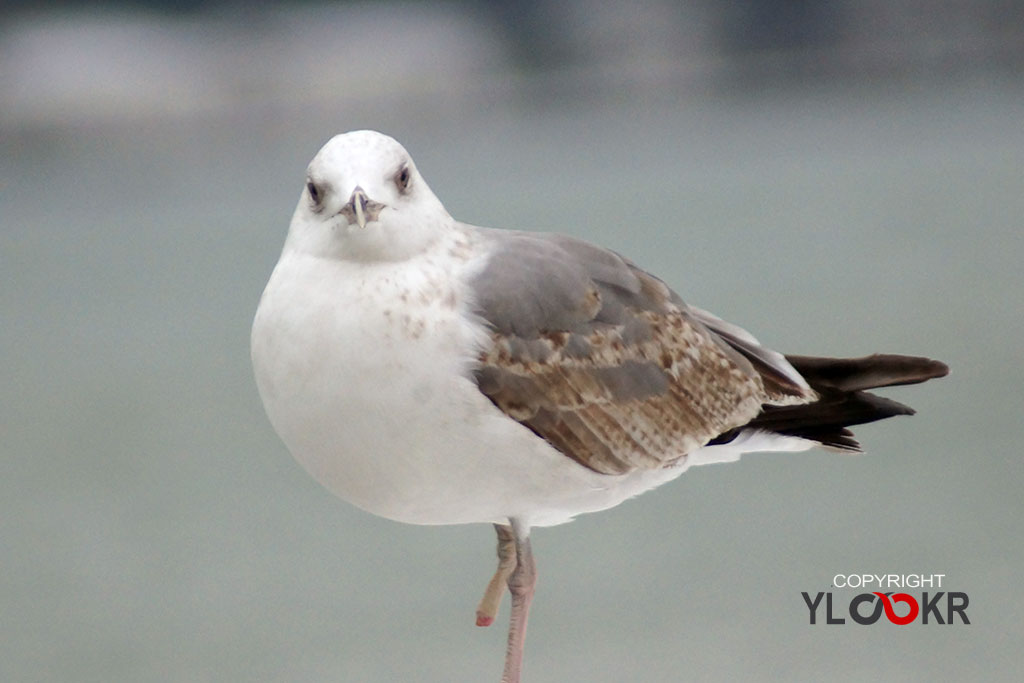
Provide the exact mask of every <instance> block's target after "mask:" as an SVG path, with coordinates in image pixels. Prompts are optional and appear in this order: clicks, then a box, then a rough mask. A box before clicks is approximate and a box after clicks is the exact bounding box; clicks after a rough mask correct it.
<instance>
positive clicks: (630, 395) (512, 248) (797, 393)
mask: <svg viewBox="0 0 1024 683" xmlns="http://www.w3.org/2000/svg"><path fill="white" fill-rule="evenodd" d="M481 235H482V237H483V239H484V240H485V242H486V244H487V248H488V249H489V251H490V256H489V260H488V262H487V264H486V266H485V267H484V268H483V270H482V271H481V272H479V273H478V274H477V275H476V277H475V278H474V279H473V281H472V282H471V286H472V289H473V293H474V298H475V304H476V308H477V311H478V313H479V315H481V316H482V317H483V318H484V319H485V320H486V321H487V323H488V324H489V325H490V327H491V337H490V342H489V345H488V346H487V348H485V349H483V350H482V352H481V355H480V362H479V366H478V368H477V372H476V376H477V382H478V385H479V387H480V390H481V391H482V392H483V393H484V394H485V395H487V396H488V397H489V398H490V399H491V400H492V401H493V402H494V404H495V405H497V406H498V407H499V408H500V409H501V410H503V411H504V412H505V413H506V414H508V415H509V416H510V417H512V418H514V419H516V420H518V421H520V422H522V423H523V424H525V425H526V426H528V427H530V428H531V429H532V430H533V431H534V432H536V433H537V434H538V435H539V436H541V437H543V438H545V439H547V440H548V441H549V442H550V443H552V444H553V445H554V446H555V447H556V448H558V449H559V450H561V451H562V452H563V453H565V454H566V455H568V456H569V457H572V458H573V459H575V460H577V461H578V462H580V463H581V464H583V465H585V466H587V467H590V468H591V469H594V470H596V471H598V472H602V473H607V474H623V473H626V472H630V471H632V470H635V469H641V468H647V469H649V468H655V467H663V466H666V465H671V464H672V463H675V462H677V461H678V460H679V459H680V458H682V457H683V456H685V455H686V454H687V453H689V452H691V451H693V450H695V449H696V448H699V447H700V446H702V445H704V444H705V443H707V442H708V441H709V440H711V439H713V438H714V437H716V436H718V435H719V434H722V433H723V432H726V431H728V430H730V429H732V428H734V427H737V426H740V425H743V424H746V423H747V422H749V421H750V420H751V419H752V418H754V417H755V416H756V415H757V414H758V413H759V412H760V410H761V406H762V404H764V403H772V402H778V401H785V400H790V401H793V400H796V401H800V402H805V401H807V400H810V399H811V398H812V397H813V391H811V390H810V389H809V388H808V387H807V386H806V383H803V382H802V380H801V379H800V377H799V374H798V373H797V372H796V371H795V370H792V368H791V367H789V368H788V371H787V366H788V364H786V363H785V360H784V359H783V360H782V362H781V365H780V363H779V361H778V358H776V357H775V356H773V355H771V354H774V352H769V351H767V350H763V352H761V351H759V350H760V349H761V347H760V345H758V344H757V343H756V340H754V339H753V337H751V336H750V335H749V334H748V333H745V332H743V331H742V330H740V329H739V328H733V327H732V326H729V324H728V323H724V321H721V320H719V319H717V318H714V316H711V315H710V314H707V313H705V312H703V311H699V312H694V311H691V309H689V308H688V307H687V306H686V304H685V303H683V301H682V300H681V299H680V298H679V297H678V296H677V295H676V294H675V293H674V292H672V291H671V290H670V289H669V288H668V287H667V286H666V285H665V284H664V283H663V282H662V281H661V280H659V279H657V278H655V277H654V276H652V275H650V274H648V273H646V272H644V271H643V270H640V269H639V268H637V267H636V266H634V265H633V264H632V263H630V262H629V261H627V260H626V259H623V258H622V257H620V256H618V255H617V254H615V253H614V252H611V251H608V250H605V249H601V248H599V247H596V246H594V245H591V244H588V243H586V242H583V241H581V240H577V239H573V238H570V237H566V236H562V235H550V234H543V233H525V232H512V231H496V230H481ZM702 317H703V319H702ZM776 355H778V354H776ZM778 357H779V358H781V356H778ZM762 366H764V367H762ZM765 367H767V368H768V372H767V375H766V373H765ZM765 376H767V377H768V381H767V382H766V381H765V379H764V377H765ZM794 376H795V377H794Z"/></svg>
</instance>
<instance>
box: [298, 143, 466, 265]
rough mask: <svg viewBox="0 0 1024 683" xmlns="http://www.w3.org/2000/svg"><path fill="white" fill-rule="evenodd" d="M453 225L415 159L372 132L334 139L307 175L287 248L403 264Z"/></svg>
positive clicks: (308, 169) (318, 154)
mask: <svg viewBox="0 0 1024 683" xmlns="http://www.w3.org/2000/svg"><path fill="white" fill-rule="evenodd" d="M451 223H452V218H451V216H449V215H448V212H447V211H445V209H444V206H442V204H441V202H440V200H438V198H437V197H435V196H434V193H433V192H431V191H430V188H429V187H427V184H426V182H424V180H423V178H422V176H420V174H419V172H418V171H417V170H416V166H415V164H413V161H412V158H411V157H410V156H409V153H408V152H406V151H405V148H404V147H402V146H401V145H400V144H398V142H397V141H396V140H394V139H393V138H390V137H388V136H387V135H383V134H381V133H378V132H376V131H372V130H357V131H353V132H351V133H344V134H342V135H336V136H335V137H333V138H331V139H330V140H329V141H328V142H327V144H326V145H324V146H323V147H322V148H321V149H320V151H319V152H317V155H316V156H315V157H313V161H311V162H309V167H308V168H307V170H306V186H305V187H304V188H303V190H302V196H301V197H300V198H299V204H298V206H296V207H295V213H294V214H293V215H292V223H291V227H290V228H289V230H288V239H287V241H286V242H285V250H289V249H291V250H295V251H300V252H303V253H307V254H311V255H315V256H322V257H326V258H335V259H345V260H349V261H364V262H368V261H401V260H403V259H406V258H409V257H410V256H412V255H414V254H417V253H419V252H421V251H423V250H424V249H426V248H427V247H428V246H429V245H430V244H431V243H433V242H434V240H436V239H437V238H438V237H440V236H441V235H442V234H443V232H444V230H445V228H447V227H448V226H450V225H451Z"/></svg>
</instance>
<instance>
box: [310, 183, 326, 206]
mask: <svg viewBox="0 0 1024 683" xmlns="http://www.w3.org/2000/svg"><path fill="white" fill-rule="evenodd" d="M306 192H308V193H309V198H310V199H312V200H313V205H314V206H320V202H321V200H323V193H322V192H321V191H320V188H319V187H318V186H317V184H316V183H314V182H313V181H312V180H307V181H306Z"/></svg>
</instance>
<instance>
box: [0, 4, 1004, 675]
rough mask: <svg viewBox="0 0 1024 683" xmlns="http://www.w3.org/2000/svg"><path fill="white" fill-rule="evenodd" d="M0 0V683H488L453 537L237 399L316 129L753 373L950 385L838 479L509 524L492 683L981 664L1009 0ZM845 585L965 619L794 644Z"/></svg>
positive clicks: (768, 473) (481, 633) (777, 472)
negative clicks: (520, 641)
mask: <svg viewBox="0 0 1024 683" xmlns="http://www.w3.org/2000/svg"><path fill="white" fill-rule="evenodd" d="M0 12H2V14H0V281H2V283H3V284H2V287H0V368H2V376H0V434H2V438H0V444H2V446H0V447H2V449H3V450H2V457H0V680H4V681H189V682H193V681H392V680H409V681H470V680H474V681H475V680H497V679H498V678H499V677H500V670H501V663H502V657H503V649H504V638H505V621H504V620H505V618H506V616H507V603H506V605H505V609H504V610H503V612H502V614H501V615H500V617H499V621H498V625H497V626H495V627H492V628H490V629H486V630H484V629H478V628H476V627H475V626H474V625H473V615H474V609H475V607H476V602H477V600H478V599H479V597H480V594H481V591H482V590H483V587H484V585H485V583H486V581H487V580H488V579H489V577H490V574H491V572H492V571H493V568H494V559H493V544H494V541H493V532H492V530H491V529H490V528H489V527H485V526H477V527H473V526H470V527H448V528H445V527H437V528H434V527H411V526H403V525H400V524H396V523H392V522H388V521H385V520H381V519H377V518H374V517H371V516H369V515H367V514H364V513H362V512H360V511H358V510H356V509H354V508H352V507H351V506H349V505H347V504H345V503H343V502H341V501H338V500H336V499H334V498H332V497H331V496H330V495H329V494H327V493H326V492H325V491H324V490H322V489H321V488H319V487H318V485H317V484H316V483H315V482H313V480H312V479H310V478H309V477H308V476H307V475H306V474H305V473H304V472H303V471H302V470H301V468H300V467H299V466H298V465H297V464H295V463H294V462H293V461H292V460H291V457H290V456H289V455H288V453H287V452H286V451H285V449H284V448H283V446H282V445H281V443H280V441H279V440H278V439H277V437H276V435H275V434H274V433H273V431H272V430H271V428H270V425H269V424H268V422H267V420H266V418H265V416H264V414H263V409H262V406H261V404H260V401H259V398H258V396H257V394H256V389H255V386H254V382H253V380H252V376H251V370H250V366H249V347H248V344H249V327H250V323H251V319H252V315H253V313H254V311H255V308H256V304H257V301H258V299H259V296H260V293H261V291H262V288H263V286H264V284H265V282H266V280H267V277H268V276H269V274H270V271H271V269H272V267H273V265H274V263H275V261H276V259H277V256H278V253H279V251H280V248H281V245H282V243H283V240H284V236H285V232H286V229H287V225H288V221H289V218H290V216H291V212H292V209H293V207H294V204H295V202H296V200H297V198H298V195H299V192H300V190H301V188H302V183H303V177H304V169H305V166H306V164H307V162H308V161H309V159H310V158H311V157H312V156H313V154H314V153H315V152H316V151H317V149H318V148H319V147H320V145H322V144H323V143H324V142H325V141H326V140H327V139H328V138H330V137H331V136H332V135H333V134H335V133H338V132H342V131H345V130H350V129H355V128H375V129H379V130H382V131H384V132H386V133H389V134H391V135H393V136H395V137H396V138H398V139H399V140H400V141H401V142H403V143H404V144H405V146H406V147H407V148H408V149H409V151H410V152H411V153H412V155H413V156H414V157H415V159H416V160H417V163H418V166H419V168H420V170H421V171H422V172H423V174H424V175H425V177H426V178H427V180H428V182H429V183H430V184H431V186H432V188H433V189H434V191H435V192H436V194H437V195H438V196H439V197H440V198H441V199H442V201H444V202H445V204H446V206H447V208H448V209H449V211H450V212H451V213H452V214H453V215H454V216H456V217H457V218H459V219H461V220H465V221H469V222H473V223H477V224H484V225H494V226H499V227H510V228H523V229H547V230H557V231H561V232H566V233H571V234H573V235H577V236H580V237H583V238H586V239H589V240H592V241H595V242H598V243H601V244H603V245H606V246H608V247H611V248H614V249H616V250H617V251H619V252H621V253H624V254H626V255H628V256H630V257H632V258H633V259H634V260H636V261H638V262H639V263H640V264H642V265H644V266H645V267H647V268H648V269H650V270H652V271H653V272H655V273H656V274H658V275H659V276H661V277H662V278H663V279H665V280H666V281H667V282H668V283H669V284H670V285H671V286H672V287H674V288H675V289H676V290H677V291H679V293H680V294H681V295H682V296H683V298H684V299H686V300H688V301H690V302H693V303H695V304H698V305H700V306H702V307H705V308H708V309H710V310H712V311H715V312H716V313H718V314H719V315H721V316H723V317H724V318H726V319H728V320H732V321H734V322H737V323H739V324H742V325H743V326H744V327H747V328H748V329H750V330H751V331H753V332H754V333H755V334H757V335H758V336H759V337H760V338H761V339H762V341H764V342H766V343H768V344H769V345H771V346H774V347H775V348H779V349H782V350H785V351H788V352H795V353H811V354H820V355H862V354H866V353H871V352H875V351H888V352H904V353H915V354H922V355H929V356H932V357H936V358H940V359H942V360H945V361H947V362H948V363H949V364H950V365H951V366H952V368H953V375H952V376H950V377H949V378H947V379H943V380H939V381H936V382H933V383H930V384H928V385H925V386H920V387H910V388H902V389H897V390H893V391H890V392H889V395H890V396H893V397H895V398H897V399H899V400H904V401H907V402H908V403H911V404H912V405H913V406H914V407H916V408H917V409H918V411H919V414H918V415H917V416H916V417H914V418H910V419H908V418H901V419H893V420H890V421H887V422H885V423H880V424H875V425H870V426H866V427H862V428H860V429H858V432H857V433H858V436H859V437H860V439H861V441H862V442H863V443H864V445H865V447H866V449H867V451H868V452H867V455H865V456H861V457H845V456H838V455H834V454H828V453H824V452H818V451H814V452H809V453H801V454H787V455H772V454H766V455H760V456H747V457H746V458H744V459H743V461H742V462H741V463H739V464H733V465H722V466H714V467H707V468H698V469H694V470H691V471H690V472H689V473H687V474H686V475H685V476H684V477H682V478H681V479H679V480H677V481H675V482H673V483H672V484H670V485H667V486H664V487H662V488H661V489H659V490H657V491H654V492H652V493H649V494H647V495H645V496H643V497H641V498H639V499H636V500H633V501H629V502H627V503H625V504H623V505H622V506H620V507H619V508H616V509H614V510H611V511H607V512H604V513H600V514H596V515H591V516H586V517H582V518H580V519H579V520H577V521H576V522H574V523H572V524H570V525H565V526H561V527H556V528H552V529H541V530H539V531H538V532H537V533H536V534H535V535H534V548H535V551H536V553H537V557H538V563H539V571H540V583H539V587H538V598H537V601H536V602H535V605H534V611H533V614H532V619H531V623H530V634H529V639H528V647H527V661H526V678H527V680H529V681H633V680H635V681H641V680H643V681H677V680H686V679H693V680H838V681H862V680H929V681H930V680H958V679H967V680H978V679H984V680H1015V679H1016V678H1017V676H1019V670H1020V666H1021V665H1022V664H1024V658H1022V656H1021V650H1020V643H1021V642H1022V640H1024V627H1022V625H1021V621H1020V618H1019V617H1020V614H1021V612H1022V610H1024V600H1022V589H1021V588H1020V586H1019V582H1018V581H1017V580H1016V579H1013V577H1014V576H1017V575H1018V574H1019V571H1020V567H1021V565H1022V564H1024V547H1022V543H1021V540H1020V532H1019V526H1020V519H1021V515H1022V512H1024V504H1022V496H1021V489H1022V484H1024V476H1022V471H1021V455H1020V447H1019V442H1020V438H1019V437H1020V435H1021V422H1022V419H1021V413H1022V410H1021V409H1022V407H1024V402H1022V399H1021V386H1022V383H1024V351H1022V350H1021V343H1020V339H1021V337H1022V336H1024V315H1022V312H1021V311H1022V308H1024V282H1022V277H1021V261H1022V259H1024V238H1022V230H1021V228H1022V221H1024V218H1022V217H1024V179H1022V176H1024V173H1022V170H1024V87H1022V86H1024V83H1022V66H1024V3H1021V2H1018V1H1011V0H995V1H987V2H986V1H983V0H976V1H971V0H938V1H925V0H832V1H821V0H819V1H817V2H810V1H806V2H805V1H797V0H793V1H791V2H784V1H781V0H775V1H771V0H743V1H737V2H731V3H717V2H712V1H711V0H692V1H691V2H679V3H675V2H668V1H665V2H657V1H653V0H652V1H649V2H639V3H632V4H629V5H628V6H627V5H625V4H621V5H618V4H612V3H603V4H599V3H589V2H582V1H581V0H570V1H568V2H559V1H555V0H546V1H545V0H537V1H534V2H522V3H505V2H495V1H490V2H489V1H486V0H480V1H477V2H470V1H469V0H467V1H466V2H461V3H460V2H449V3H414V2H408V3H392V2H366V3H334V4H317V3H309V2H302V3H298V2H296V3H263V4H261V5H259V6H255V4H252V3H240V2H203V1H201V0H193V1H192V2H179V3H170V2H119V3H105V2H99V3H89V4H88V5H87V6H86V4H85V3H38V2H32V3H29V2H6V3H3V4H2V5H0ZM861 572H874V573H901V574H904V573H925V574H945V576H946V578H945V583H944V584H943V587H944V588H947V589H948V590H953V591H962V592H966V593H967V594H968V595H969V597H970V606H969V608H968V610H967V614H968V615H969V617H970V619H971V625H969V626H963V625H959V624H958V625H953V626H939V625H928V626H921V625H920V624H915V625H911V626H906V627H897V626H893V625H891V624H887V623H878V624H875V625H873V626H860V625H857V624H853V623H848V624H846V625H844V626H826V625H824V624H822V623H820V621H819V624H818V625H815V626H811V625H809V624H808V610H807V608H806V607H805V605H804V603H803V600H802V598H801V596H800V593H801V592H802V591H807V592H810V593H811V594H812V595H813V594H815V593H817V592H818V591H829V590H832V591H833V592H834V593H835V602H836V605H837V608H838V609H839V610H842V609H843V608H844V607H845V606H846V605H847V604H848V603H849V600H850V598H851V597H852V596H853V595H855V594H856V593H858V592H859V591H855V590H849V589H845V590H844V589H832V588H830V585H831V581H832V577H833V576H834V575H835V574H839V573H861ZM911 592H917V591H911ZM848 621H849V620H848Z"/></svg>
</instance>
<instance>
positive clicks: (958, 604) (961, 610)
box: [800, 574, 971, 626]
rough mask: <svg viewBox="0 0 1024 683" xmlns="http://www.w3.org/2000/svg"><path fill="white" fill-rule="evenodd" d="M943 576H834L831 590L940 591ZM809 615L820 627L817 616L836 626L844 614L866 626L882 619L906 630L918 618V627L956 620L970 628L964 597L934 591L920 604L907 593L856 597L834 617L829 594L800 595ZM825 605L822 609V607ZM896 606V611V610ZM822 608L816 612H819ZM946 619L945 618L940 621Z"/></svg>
mask: <svg viewBox="0 0 1024 683" xmlns="http://www.w3.org/2000/svg"><path fill="white" fill-rule="evenodd" d="M945 576H946V575H945V574H836V575H835V576H834V577H832V587H833V588H867V589H870V588H872V587H877V588H879V589H882V588H929V589H934V588H941V587H942V579H943V578H945ZM800 595H801V596H802V597H803V599H804V603H805V604H806V605H807V609H808V610H809V611H810V623H811V625H812V626H813V625H815V624H818V623H822V622H821V621H820V620H819V618H818V617H819V614H821V611H823V612H824V623H825V624H827V625H830V626H832V625H838V624H845V623H846V614H848V615H849V618H850V620H852V621H853V622H855V623H857V624H862V625H864V626H869V625H871V624H874V623H877V622H878V621H879V620H881V618H882V615H883V614H884V615H885V619H886V620H887V621H889V622H890V623H893V624H896V625H897V626H905V625H907V624H911V623H914V622H915V621H917V620H918V617H920V620H919V623H921V624H946V625H952V624H953V623H954V619H955V618H956V617H957V616H959V618H960V623H963V624H970V623H971V621H970V619H968V618H967V605H968V604H970V599H969V598H968V597H967V593H962V592H949V591H938V592H935V591H934V590H930V591H924V592H921V593H920V596H921V597H920V600H918V598H917V597H915V595H912V594H910V593H894V592H893V591H886V592H883V591H881V590H877V591H871V592H868V593H858V594H857V595H854V596H853V598H852V599H851V600H850V603H849V608H848V611H846V612H841V613H840V615H837V614H836V612H835V611H834V604H833V600H832V592H831V591H829V592H819V593H818V594H817V595H815V596H814V597H811V594H810V593H806V592H803V593H801V594H800ZM823 602H824V605H823V604H822V603H823ZM897 605H899V607H898V608H897ZM822 607H824V609H823V610H821V611H819V608H822ZM943 617H945V618H943Z"/></svg>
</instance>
